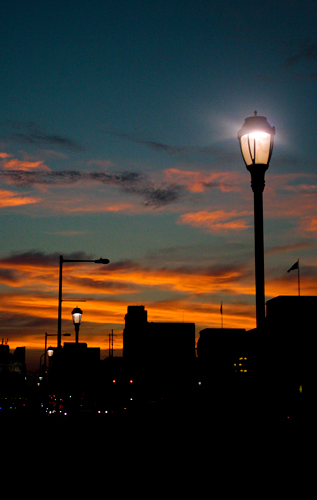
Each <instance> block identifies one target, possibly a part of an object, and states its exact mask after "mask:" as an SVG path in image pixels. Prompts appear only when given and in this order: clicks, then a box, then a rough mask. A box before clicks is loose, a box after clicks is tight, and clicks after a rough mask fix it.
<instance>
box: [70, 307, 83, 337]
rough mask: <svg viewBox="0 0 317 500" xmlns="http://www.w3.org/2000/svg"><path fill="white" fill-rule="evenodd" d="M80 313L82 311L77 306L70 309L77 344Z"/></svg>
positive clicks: (81, 313)
mask: <svg viewBox="0 0 317 500" xmlns="http://www.w3.org/2000/svg"><path fill="white" fill-rule="evenodd" d="M82 315H83V311H82V310H81V309H79V307H75V309H73V310H72V316H73V323H74V325H75V333H76V344H78V336H79V326H80V323H81V318H82Z"/></svg>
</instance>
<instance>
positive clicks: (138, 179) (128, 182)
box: [0, 168, 184, 208]
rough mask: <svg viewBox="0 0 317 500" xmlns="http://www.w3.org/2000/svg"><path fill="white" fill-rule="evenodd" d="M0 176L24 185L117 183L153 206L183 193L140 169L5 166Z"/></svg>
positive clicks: (144, 202)
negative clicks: (158, 181) (56, 169)
mask: <svg viewBox="0 0 317 500" xmlns="http://www.w3.org/2000/svg"><path fill="white" fill-rule="evenodd" d="M0 179H3V180H4V181H5V182H7V183H10V184H16V185H18V186H21V187H31V186H36V185H41V186H59V185H60V186H62V185H71V184H74V183H76V182H80V181H84V182H95V183H99V184H103V185H107V186H116V187H118V188H119V189H120V190H121V191H123V192H124V193H127V194H135V195H139V196H141V197H143V205H144V206H148V207H153V208H159V207H161V206H165V205H168V204H170V203H175V202H177V201H178V200H179V199H180V198H181V196H182V194H183V190H184V188H183V186H182V185H178V184H176V183H168V182H161V183H157V182H153V181H151V179H149V178H148V177H147V176H145V175H144V174H142V173H140V172H128V171H124V172H81V171H75V170H62V171H47V170H46V169H39V170H37V169H36V170H34V169H33V170H28V169H23V168H22V169H20V168H19V169H15V170H9V169H7V168H5V169H4V170H0Z"/></svg>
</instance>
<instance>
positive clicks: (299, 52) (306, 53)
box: [284, 40, 317, 68]
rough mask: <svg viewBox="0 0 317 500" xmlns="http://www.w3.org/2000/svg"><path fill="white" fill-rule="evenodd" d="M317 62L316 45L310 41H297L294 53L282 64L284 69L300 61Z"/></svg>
mask: <svg viewBox="0 0 317 500" xmlns="http://www.w3.org/2000/svg"><path fill="white" fill-rule="evenodd" d="M316 60H317V43H316V42H312V41H311V40H300V41H298V44H297V48H296V52H295V54H294V55H292V56H290V57H288V58H287V59H286V61H285V63H284V68H290V67H293V66H295V65H296V64H298V63H300V62H302V61H316Z"/></svg>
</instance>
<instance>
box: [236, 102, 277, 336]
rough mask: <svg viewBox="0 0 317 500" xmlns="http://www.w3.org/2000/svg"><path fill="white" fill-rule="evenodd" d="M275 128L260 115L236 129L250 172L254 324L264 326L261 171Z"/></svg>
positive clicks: (262, 175) (262, 189)
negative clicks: (252, 202) (252, 219)
mask: <svg viewBox="0 0 317 500" xmlns="http://www.w3.org/2000/svg"><path fill="white" fill-rule="evenodd" d="M274 135H275V128H274V127H271V126H270V125H269V123H268V122H267V120H266V118H265V117H264V116H257V112H256V111H255V112H254V116H251V117H249V118H246V119H245V122H244V124H243V126H242V128H241V129H240V130H239V132H238V139H239V143H240V148H241V153H242V157H243V159H244V162H245V165H246V167H247V169H248V170H249V172H250V174H251V187H252V190H253V193H254V250H255V295H256V299H255V301H256V324H257V328H262V327H263V326H264V320H265V291H264V241H263V191H264V186H265V172H266V170H267V169H268V167H269V162H270V159H271V156H272V151H273V142H274Z"/></svg>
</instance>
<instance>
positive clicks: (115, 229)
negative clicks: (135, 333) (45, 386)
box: [0, 0, 317, 359]
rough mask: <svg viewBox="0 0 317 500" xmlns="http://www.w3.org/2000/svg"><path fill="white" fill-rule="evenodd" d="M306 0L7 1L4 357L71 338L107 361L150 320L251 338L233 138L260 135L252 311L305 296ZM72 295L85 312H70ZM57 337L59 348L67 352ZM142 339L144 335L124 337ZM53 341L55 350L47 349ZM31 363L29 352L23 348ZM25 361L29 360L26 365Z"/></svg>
mask: <svg viewBox="0 0 317 500" xmlns="http://www.w3.org/2000/svg"><path fill="white" fill-rule="evenodd" d="M316 26H317V9H316V2H315V1H313V0H306V1H305V2H303V1H301V2H300V1H298V0H288V1H282V0H275V1H271V0H268V1H266V2H263V1H257V0H254V1H252V2H250V1H237V0H235V1H233V0H232V1H231V0H230V1H224V2H215V1H207V0H195V1H189V0H174V1H173V0H169V1H165V0H160V1H156V0H152V1H145V0H143V1H138V0H133V1H132V0H121V1H120V2H118V1H112V0H107V1H105V0H103V1H101V0H89V1H88V0H87V1H83V0H76V1H75V0H74V1H73V0H63V1H59V0H55V1H47V0H46V1H42V2H38V1H31V0H27V1H26V0H20V1H18V0H11V1H10V2H5V4H4V5H3V6H2V15H1V29H0V40H1V45H0V46H1V51H0V60H1V79H0V102H1V106H0V109H1V118H0V194H1V196H0V215H1V219H0V224H1V248H0V293H1V300H0V312H1V338H4V339H5V340H6V339H7V338H8V339H9V341H8V343H9V345H10V349H11V350H13V349H14V348H15V347H17V346H26V350H27V355H28V351H30V352H31V351H32V352H33V349H35V348H36V349H41V350H42V351H44V334H45V332H47V333H49V334H55V333H57V307H58V271H59V256H60V255H63V256H64V258H75V259H77V258H87V259H98V258H100V257H103V258H107V259H109V260H110V264H109V265H107V266H99V265H95V264H87V265H78V264H73V265H72V264H67V263H65V264H64V268H63V271H64V272H63V296H64V298H66V299H74V301H73V302H72V301H66V302H63V315H62V318H63V323H62V332H63V333H65V332H70V333H72V337H71V340H72V341H73V340H74V327H73V324H72V320H71V311H72V309H73V308H74V307H76V306H79V307H81V308H82V310H83V319H82V325H81V328H80V333H79V339H80V341H82V342H87V344H88V346H89V347H95V346H98V347H101V349H102V354H103V355H104V356H105V355H106V354H107V351H106V350H107V348H108V334H109V333H110V332H111V329H113V330H114V335H115V338H114V340H115V345H114V347H115V349H119V351H116V352H117V353H118V354H120V349H121V348H122V330H123V326H124V316H125V314H126V312H127V306H128V305H137V304H139V305H144V306H145V308H146V309H147V311H148V320H149V321H175V322H182V321H185V322H193V323H195V324H196V337H197V338H198V336H199V331H200V330H201V329H203V328H207V327H220V325H221V318H220V304H221V302H222V303H223V322H224V327H239V328H246V329H251V328H254V327H255V283H254V238H253V193H252V190H251V187H250V174H249V172H248V171H247V169H246V168H245V165H244V162H243V160H242V157H241V153H240V148H239V143H238V140H237V132H238V130H239V129H240V128H241V126H242V124H243V122H244V119H245V118H246V117H248V116H252V115H253V113H254V111H255V110H257V112H258V115H261V116H265V117H267V120H268V122H269V124H270V125H271V126H275V128H276V136H275V143H274V149H273V155H272V159H271V162H270V168H269V170H268V171H267V173H266V188H265V191H264V196H263V199H264V241H265V280H266V300H268V299H270V298H272V297H275V296H277V295H296V294H297V273H296V271H294V272H291V273H287V270H288V269H289V268H290V267H291V266H292V265H293V264H294V262H296V261H297V259H298V258H299V260H300V273H301V294H302V295H316V293H317V284H316V275H317V267H316V242H317V241H316V240H317V213H316V201H317V160H316V158H317V141H316V135H317V119H316V117H317V99H316V95H317V93H316V86H317V35H316ZM80 300H82V301H83V300H85V301H86V302H81V301H80ZM67 340H69V339H67ZM140 341H142V339H140ZM49 343H51V344H52V345H56V339H55V338H54V337H53V338H52V339H50V342H49ZM37 355H38V353H37ZM37 359H39V358H37Z"/></svg>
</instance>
